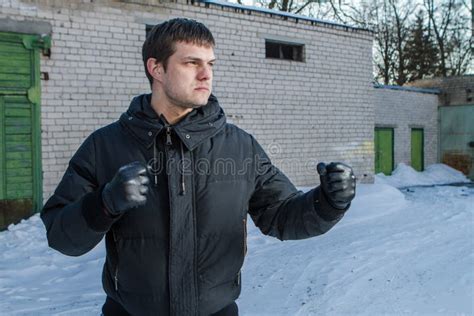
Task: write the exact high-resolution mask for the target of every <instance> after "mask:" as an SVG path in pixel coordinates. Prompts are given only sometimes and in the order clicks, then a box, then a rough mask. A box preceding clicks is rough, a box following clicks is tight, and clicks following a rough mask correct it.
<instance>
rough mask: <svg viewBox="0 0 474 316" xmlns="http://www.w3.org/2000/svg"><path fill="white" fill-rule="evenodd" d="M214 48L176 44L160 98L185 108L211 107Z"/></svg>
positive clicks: (164, 74) (163, 76) (163, 75)
mask: <svg viewBox="0 0 474 316" xmlns="http://www.w3.org/2000/svg"><path fill="white" fill-rule="evenodd" d="M214 61H215V57H214V49H213V47H212V46H199V45H196V44H192V43H184V42H177V43H175V53H174V54H173V55H171V56H170V58H169V59H168V64H167V67H166V72H165V71H163V73H162V75H161V78H160V79H161V80H160V82H161V87H162V94H163V95H162V96H160V98H164V99H167V101H168V102H169V103H170V104H172V105H175V106H178V107H181V108H194V107H200V106H203V105H206V104H207V100H208V98H209V95H210V94H211V91H212V76H213V73H212V66H213V65H214Z"/></svg>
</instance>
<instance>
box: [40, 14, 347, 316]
mask: <svg viewBox="0 0 474 316" xmlns="http://www.w3.org/2000/svg"><path fill="white" fill-rule="evenodd" d="M213 47H214V38H213V37H212V34H211V33H210V31H209V30H208V29H207V28H206V27H205V26H204V25H203V24H201V23H198V22H196V21H194V20H188V19H173V20H169V21H167V22H164V23H162V24H159V25H157V26H155V27H154V28H153V30H152V31H151V33H150V34H149V35H148V37H147V39H146V41H145V43H144V45H143V61H144V65H145V72H146V75H147V77H148V79H149V80H150V84H151V90H152V93H151V94H149V95H140V96H138V97H136V98H134V99H133V101H132V102H131V105H130V107H129V109H128V111H127V112H125V113H123V114H122V116H121V117H120V119H119V121H117V122H115V123H112V124H110V125H108V126H105V127H103V128H101V129H99V130H97V131H95V132H94V133H92V134H91V135H90V136H89V137H88V138H87V139H86V140H85V141H84V143H83V144H82V145H81V147H80V148H79V149H78V151H77V152H76V153H75V154H74V156H73V157H72V159H71V161H70V163H69V166H68V168H67V170H66V173H65V174H64V177H63V178H62V180H61V182H60V184H59V185H58V187H57V189H56V191H55V193H54V195H53V196H52V197H51V198H50V199H49V200H48V202H47V203H46V205H45V206H44V209H43V211H42V214H41V218H42V220H43V221H44V224H45V226H46V228H47V234H48V242H49V245H50V246H51V247H52V248H54V249H57V250H58V251H60V252H62V253H64V254H66V255H71V256H80V255H82V254H84V253H86V252H88V251H89V250H91V249H92V248H93V247H94V246H96V245H97V244H98V243H99V242H100V240H101V239H102V238H103V237H104V236H105V244H106V250H107V255H106V260H105V264H104V269H103V278H102V282H103V287H104V290H105V293H106V294H107V299H106V302H105V304H104V306H103V308H102V311H103V314H104V315H107V316H108V315H179V316H182V315H237V314H238V309H237V305H236V304H235V302H234V301H235V300H236V299H237V298H238V296H239V294H240V279H241V278H240V269H241V267H242V264H243V262H244V257H245V254H246V250H247V247H246V225H247V223H246V220H247V213H249V214H250V216H251V218H252V220H253V221H254V222H255V224H256V225H257V226H258V227H259V228H260V230H261V231H262V232H263V233H264V234H267V235H270V236H274V237H276V238H279V239H281V240H287V239H302V238H308V237H312V236H316V235H320V234H323V233H324V232H326V231H328V230H329V229H330V228H331V227H332V226H333V225H335V224H336V223H337V222H338V221H339V220H340V219H341V217H342V216H343V214H344V212H345V211H346V210H347V209H348V208H349V205H350V202H351V200H352V199H353V197H354V195H355V177H354V175H353V172H352V170H351V168H350V167H348V166H346V165H344V164H341V163H331V164H329V165H328V166H325V165H323V164H320V165H319V166H318V171H319V172H320V180H321V186H320V187H317V188H315V189H314V190H311V191H309V192H307V193H303V192H301V191H298V190H296V188H295V187H294V186H293V184H292V183H291V182H290V181H289V180H288V178H287V177H286V176H284V175H283V174H282V173H281V172H280V171H279V170H278V169H277V168H276V167H274V166H273V165H272V164H271V162H270V160H269V159H268V157H267V156H266V154H265V153H264V151H263V150H262V148H261V147H260V145H259V144H258V142H257V141H256V140H255V139H254V138H253V137H252V136H251V135H249V134H247V133H246V132H244V131H243V130H241V129H239V128H237V127H236V126H234V125H231V124H228V123H226V119H225V115H224V112H223V110H222V108H221V107H220V106H219V104H218V102H217V99H216V97H215V96H213V95H212V94H211V90H212V79H213V72H212V66H213V64H214V62H215V56H214V51H213Z"/></svg>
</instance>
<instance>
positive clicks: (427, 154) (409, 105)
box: [374, 88, 438, 168]
mask: <svg viewBox="0 0 474 316" xmlns="http://www.w3.org/2000/svg"><path fill="white" fill-rule="evenodd" d="M374 99H375V126H380V127H393V128H394V142H395V143H394V159H395V161H394V165H395V168H396V167H397V164H398V163H400V162H403V163H405V164H407V165H411V128H423V130H424V165H425V167H426V166H428V165H430V164H433V163H436V162H437V161H438V160H437V156H438V123H437V120H438V95H437V94H434V93H421V92H414V91H408V90H405V91H404V90H393V89H387V88H378V89H375V97H374Z"/></svg>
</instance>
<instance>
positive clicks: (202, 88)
mask: <svg viewBox="0 0 474 316" xmlns="http://www.w3.org/2000/svg"><path fill="white" fill-rule="evenodd" d="M194 90H198V91H209V88H207V87H197V88H196V89H194Z"/></svg>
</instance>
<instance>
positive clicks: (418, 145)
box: [411, 128, 424, 171]
mask: <svg viewBox="0 0 474 316" xmlns="http://www.w3.org/2000/svg"><path fill="white" fill-rule="evenodd" d="M423 143H424V137H423V129H422V128H412V130H411V166H412V167H413V169H415V170H417V171H423V170H424V163H423V160H424V153H423Z"/></svg>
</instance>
